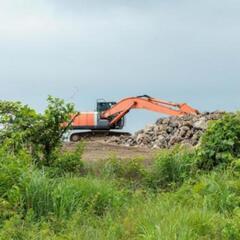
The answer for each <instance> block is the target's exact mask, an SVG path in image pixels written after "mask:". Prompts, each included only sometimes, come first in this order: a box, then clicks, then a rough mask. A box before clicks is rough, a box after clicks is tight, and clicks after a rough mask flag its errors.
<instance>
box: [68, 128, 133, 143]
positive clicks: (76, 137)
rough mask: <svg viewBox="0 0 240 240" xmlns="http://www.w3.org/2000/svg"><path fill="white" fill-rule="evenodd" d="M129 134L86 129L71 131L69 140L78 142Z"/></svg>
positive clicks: (128, 134)
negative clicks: (84, 130)
mask: <svg viewBox="0 0 240 240" xmlns="http://www.w3.org/2000/svg"><path fill="white" fill-rule="evenodd" d="M123 135H124V136H130V135H131V134H130V133H128V132H117V131H86V132H77V133H72V134H71V136H70V138H69V140H70V142H79V141H81V140H88V141H91V140H92V139H94V140H96V139H107V138H110V137H112V136H117V137H119V136H123Z"/></svg>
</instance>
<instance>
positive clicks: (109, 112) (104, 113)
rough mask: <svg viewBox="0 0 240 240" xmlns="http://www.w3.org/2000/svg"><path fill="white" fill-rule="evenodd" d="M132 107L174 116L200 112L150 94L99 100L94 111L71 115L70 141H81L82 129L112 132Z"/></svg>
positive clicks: (122, 124) (122, 121) (119, 126)
mask: <svg viewBox="0 0 240 240" xmlns="http://www.w3.org/2000/svg"><path fill="white" fill-rule="evenodd" d="M132 109H146V110H149V111H154V112H159V113H162V114H167V115H172V116H182V115H188V114H198V113H199V112H198V110H196V109H194V108H192V107H190V106H189V105H187V104H186V103H173V102H168V101H164V100H161V99H156V98H152V97H150V96H148V95H142V96H137V97H129V98H124V99H122V100H120V101H119V102H106V101H104V100H98V101H97V109H96V111H94V112H79V113H77V114H74V115H72V116H71V122H70V125H71V128H72V130H73V131H71V134H70V141H74V142H76V141H79V140H80V139H81V137H82V134H83V131H82V130H91V131H90V132H92V133H94V132H105V133H106V132H110V130H113V129H122V128H123V127H124V122H125V121H124V120H125V118H124V117H125V115H126V114H127V113H128V112H129V111H130V110H132Z"/></svg>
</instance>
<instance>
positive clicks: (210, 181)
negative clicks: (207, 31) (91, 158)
mask: <svg viewBox="0 0 240 240" xmlns="http://www.w3.org/2000/svg"><path fill="white" fill-rule="evenodd" d="M235 123H236V124H235ZM238 123H239V119H238V118H237V119H235V117H233V116H229V117H225V118H224V119H223V120H219V121H218V122H217V123H216V124H215V125H214V124H213V125H211V126H210V128H209V129H208V131H207V132H206V135H204V137H203V139H202V143H201V144H200V145H199V146H198V147H197V148H194V149H193V148H186V147H185V148H182V147H176V148H174V149H170V150H164V151H160V152H159V153H158V154H157V155H156V157H155V159H154V160H153V161H152V162H151V163H148V165H146V164H145V163H144V159H128V160H126V161H122V160H119V159H117V158H116V157H112V158H110V159H107V160H106V161H101V162H92V163H91V164H88V165H87V164H83V162H82V161H81V155H82V152H83V148H82V147H81V145H79V148H77V149H76V151H73V152H70V153H61V155H58V157H57V158H56V159H55V161H54V162H53V164H52V165H51V166H48V167H42V168H40V167H39V166H36V165H35V164H34V162H35V161H34V159H32V158H31V157H30V156H29V154H27V153H26V152H19V153H17V154H13V153H11V152H9V151H8V149H6V148H3V147H2V148H0V239H3V240H32V239H34V240H50V239H51V240H65V239H66V240H85V239H86V240H89V239H91V240H115V239H119V240H125V239H130V240H138V239H139V240H141V239H142V240H155V239H160V240H174V239H176V240H189V239H193V240H195V239H196V240H198V239H202V240H206V239H216V240H218V239H223V240H238V239H240V181H239V177H240V160H239V151H240V149H239V146H240V145H239V139H240V137H239V136H238V133H239V132H238V130H239V126H238ZM234 124H235V125H234ZM232 125H234V126H232ZM222 131H223V132H222ZM224 131H225V132H224ZM225 133H226V134H225ZM218 138H220V139H223V140H224V146H222V145H221V144H222V141H220V140H219V139H218ZM232 140H234V141H232Z"/></svg>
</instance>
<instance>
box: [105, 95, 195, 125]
mask: <svg viewBox="0 0 240 240" xmlns="http://www.w3.org/2000/svg"><path fill="white" fill-rule="evenodd" d="M131 109H146V110H149V111H154V112H159V113H163V114H167V115H173V116H182V115H187V114H198V110H196V109H194V108H192V107H190V106H189V105H187V104H186V103H180V104H179V103H173V102H167V101H164V100H161V99H157V98H152V97H149V96H147V95H143V96H138V97H130V98H125V99H123V100H121V101H120V102H118V103H117V104H115V105H114V106H113V107H111V108H110V109H108V110H106V111H104V112H103V113H102V114H101V117H102V118H109V117H111V116H115V117H114V118H113V119H112V120H111V122H110V124H111V125H114V124H115V123H116V122H118V121H119V120H120V119H121V118H122V117H124V116H125V115H126V114H127V113H128V112H129V111H130V110H131Z"/></svg>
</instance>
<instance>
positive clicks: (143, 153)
mask: <svg viewBox="0 0 240 240" xmlns="http://www.w3.org/2000/svg"><path fill="white" fill-rule="evenodd" d="M84 142H85V148H84V153H83V157H82V160H83V161H100V160H105V159H107V158H109V157H112V156H116V157H117V158H119V159H129V158H137V157H141V158H144V160H145V161H151V160H152V159H153V158H154V156H155V154H156V150H151V149H149V148H142V147H126V146H121V145H116V144H109V143H106V142H105V140H104V139H99V138H97V139H94V138H93V139H88V140H85V141H84ZM76 144H77V143H73V142H70V143H65V146H64V148H65V149H67V150H69V151H71V150H73V149H74V148H75V147H76Z"/></svg>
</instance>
